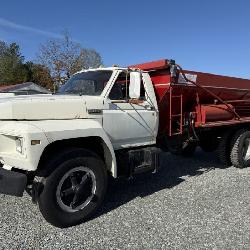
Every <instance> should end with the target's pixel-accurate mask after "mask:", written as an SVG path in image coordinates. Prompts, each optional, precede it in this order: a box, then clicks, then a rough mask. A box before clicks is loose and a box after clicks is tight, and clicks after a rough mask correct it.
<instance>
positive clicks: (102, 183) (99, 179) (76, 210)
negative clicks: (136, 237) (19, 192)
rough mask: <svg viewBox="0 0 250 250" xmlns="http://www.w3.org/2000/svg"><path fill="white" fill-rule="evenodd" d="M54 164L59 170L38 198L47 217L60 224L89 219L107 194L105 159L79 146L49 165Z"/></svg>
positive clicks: (46, 182) (51, 177)
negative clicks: (103, 160)
mask: <svg viewBox="0 0 250 250" xmlns="http://www.w3.org/2000/svg"><path fill="white" fill-rule="evenodd" d="M54 164H57V166H55V165H54ZM51 167H54V168H55V170H54V171H53V172H52V173H51V174H50V175H49V176H48V177H47V178H46V181H45V184H44V189H43V191H42V193H41V194H40V196H39V198H38V204H39V208H40V211H41V213H42V215H43V216H44V218H45V219H46V220H47V221H48V222H49V223H51V224H52V225H54V226H57V227H69V226H73V225H77V224H79V223H81V222H84V221H85V220H87V219H89V218H90V217H91V216H92V215H93V214H94V213H95V211H96V210H97V209H98V207H99V206H100V205H101V203H102V201H103V199H104V195H105V193H106V187H107V172H106V170H105V166H104V163H103V162H102V160H101V159H100V158H99V157H98V156H97V155H95V154H92V153H91V152H88V151H85V150H81V149H75V150H69V151H67V152H64V153H63V155H59V156H58V157H56V159H55V160H54V161H52V163H51V164H49V165H48V166H47V168H51Z"/></svg>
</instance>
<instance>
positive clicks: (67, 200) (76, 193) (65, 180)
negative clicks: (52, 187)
mask: <svg viewBox="0 0 250 250" xmlns="http://www.w3.org/2000/svg"><path fill="white" fill-rule="evenodd" d="M95 193H96V178H95V174H94V172H93V171H92V170H91V169H89V168H87V167H84V166H80V167H76V168H73V169H71V170H70V171H68V172H67V173H65V174H64V176H63V177H62V179H61V180H60V182H59V184H58V186H57V189H56V199H57V203H58V205H59V206H60V207H61V208H62V209H63V210H64V211H66V212H71V213H73V212H77V211H80V210H82V209H83V208H85V207H86V206H87V205H88V204H89V203H90V202H91V201H92V199H93V198H94V196H95Z"/></svg>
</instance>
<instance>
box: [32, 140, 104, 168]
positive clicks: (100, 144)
mask: <svg viewBox="0 0 250 250" xmlns="http://www.w3.org/2000/svg"><path fill="white" fill-rule="evenodd" d="M104 145H105V143H104V141H103V140H102V138H100V137H96V136H90V137H83V138H73V139H65V140H59V141H55V142H52V143H51V144H49V145H48V146H47V147H46V148H45V149H44V151H43V153H42V155H41V157H40V161H39V164H38V168H37V169H41V168H43V166H44V165H45V163H46V162H47V161H48V160H49V159H51V158H52V157H53V156H54V155H56V154H58V153H59V152H61V151H63V150H65V149H67V148H72V147H74V148H84V149H88V150H91V151H92V152H94V153H96V154H97V155H98V156H99V157H100V158H101V159H102V160H103V161H104V162H105V163H106V157H105V149H104Z"/></svg>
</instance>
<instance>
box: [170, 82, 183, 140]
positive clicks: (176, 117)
mask: <svg viewBox="0 0 250 250" xmlns="http://www.w3.org/2000/svg"><path fill="white" fill-rule="evenodd" d="M173 104H174V105H178V106H175V107H174V109H173ZM182 104H183V96H182V93H181V94H178V95H174V94H173V88H172V87H170V91H169V136H173V135H180V134H182V129H183V128H182V123H183V107H182ZM177 107H179V108H177ZM174 110H177V113H175V111H174ZM178 123H179V126H176V124H178Z"/></svg>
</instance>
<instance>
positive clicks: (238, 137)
mask: <svg viewBox="0 0 250 250" xmlns="http://www.w3.org/2000/svg"><path fill="white" fill-rule="evenodd" d="M231 145H232V151H231V155H230V157H231V161H232V164H233V165H234V167H236V168H246V167H250V131H248V130H246V129H242V130H239V131H238V132H236V134H235V135H234V137H233V139H232V142H231Z"/></svg>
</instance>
